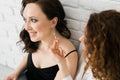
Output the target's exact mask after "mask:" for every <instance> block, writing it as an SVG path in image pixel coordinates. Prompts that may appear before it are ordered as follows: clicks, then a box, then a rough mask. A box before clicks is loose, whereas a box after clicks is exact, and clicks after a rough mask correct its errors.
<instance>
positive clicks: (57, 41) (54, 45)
mask: <svg viewBox="0 0 120 80" xmlns="http://www.w3.org/2000/svg"><path fill="white" fill-rule="evenodd" d="M58 47H59V40H58V39H55V40H54V42H53V46H52V48H53V49H58Z"/></svg>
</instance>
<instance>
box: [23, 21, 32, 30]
mask: <svg viewBox="0 0 120 80" xmlns="http://www.w3.org/2000/svg"><path fill="white" fill-rule="evenodd" d="M24 28H25V30H27V31H28V30H30V29H31V26H30V24H29V22H26V23H25V25H24Z"/></svg>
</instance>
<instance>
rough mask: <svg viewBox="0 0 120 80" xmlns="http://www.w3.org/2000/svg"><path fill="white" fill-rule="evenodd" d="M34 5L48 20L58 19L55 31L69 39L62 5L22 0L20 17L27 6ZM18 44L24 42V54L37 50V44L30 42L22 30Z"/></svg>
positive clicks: (56, 1)
mask: <svg viewBox="0 0 120 80" xmlns="http://www.w3.org/2000/svg"><path fill="white" fill-rule="evenodd" d="M29 3H35V4H37V5H38V6H40V8H41V9H42V11H43V13H45V15H46V16H47V18H48V19H49V20H52V19H53V18H54V17H57V18H58V22H57V25H56V27H55V28H56V30H57V31H58V32H59V33H60V34H61V35H62V36H64V37H65V38H70V36H71V33H70V30H69V29H68V28H67V26H66V20H64V18H65V12H64V9H63V6H62V4H61V3H60V1H59V0H22V9H21V15H22V16H23V11H24V9H25V7H26V5H27V4H29ZM20 39H21V40H20V42H24V44H25V46H24V48H23V50H24V52H28V53H33V52H35V51H36V50H37V49H38V45H39V44H40V41H39V42H32V41H31V40H30V36H29V34H28V32H27V31H26V30H25V29H23V30H22V31H21V32H20Z"/></svg>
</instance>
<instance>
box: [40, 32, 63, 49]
mask: <svg viewBox="0 0 120 80" xmlns="http://www.w3.org/2000/svg"><path fill="white" fill-rule="evenodd" d="M55 35H56V37H57V38H58V39H59V40H60V39H61V38H62V36H61V35H60V34H59V33H58V32H56V34H55ZM54 40H55V36H54V35H53V34H51V35H49V36H47V37H46V38H44V40H41V43H40V47H39V49H41V48H42V49H49V48H50V47H51V46H52V44H53V41H54Z"/></svg>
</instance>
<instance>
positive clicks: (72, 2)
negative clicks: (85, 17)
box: [61, 0, 79, 8]
mask: <svg viewBox="0 0 120 80" xmlns="http://www.w3.org/2000/svg"><path fill="white" fill-rule="evenodd" d="M78 2H79V0H61V3H62V4H63V6H70V7H75V8H76V7H78V6H79V3H78Z"/></svg>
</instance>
